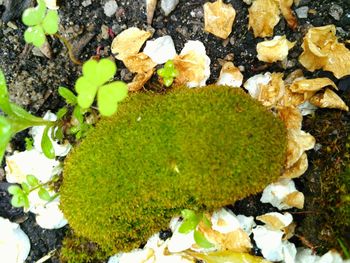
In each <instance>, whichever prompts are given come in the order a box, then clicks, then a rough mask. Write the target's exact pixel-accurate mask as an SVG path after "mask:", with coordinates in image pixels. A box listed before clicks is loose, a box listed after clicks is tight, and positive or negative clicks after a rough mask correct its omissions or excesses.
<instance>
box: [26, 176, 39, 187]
mask: <svg viewBox="0 0 350 263" xmlns="http://www.w3.org/2000/svg"><path fill="white" fill-rule="evenodd" d="M26 179H27V182H28V184H29V185H30V186H32V187H36V186H37V185H39V183H40V182H39V180H38V178H36V177H35V176H34V175H27V177H26Z"/></svg>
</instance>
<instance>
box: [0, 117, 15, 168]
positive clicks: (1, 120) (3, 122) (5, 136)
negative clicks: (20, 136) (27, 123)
mask: <svg viewBox="0 0 350 263" xmlns="http://www.w3.org/2000/svg"><path fill="white" fill-rule="evenodd" d="M12 135H13V131H12V126H11V124H10V122H9V121H8V120H7V119H6V118H5V117H4V116H0V162H1V161H2V158H3V157H4V153H5V151H6V147H7V144H8V143H9V142H10V140H11V137H12Z"/></svg>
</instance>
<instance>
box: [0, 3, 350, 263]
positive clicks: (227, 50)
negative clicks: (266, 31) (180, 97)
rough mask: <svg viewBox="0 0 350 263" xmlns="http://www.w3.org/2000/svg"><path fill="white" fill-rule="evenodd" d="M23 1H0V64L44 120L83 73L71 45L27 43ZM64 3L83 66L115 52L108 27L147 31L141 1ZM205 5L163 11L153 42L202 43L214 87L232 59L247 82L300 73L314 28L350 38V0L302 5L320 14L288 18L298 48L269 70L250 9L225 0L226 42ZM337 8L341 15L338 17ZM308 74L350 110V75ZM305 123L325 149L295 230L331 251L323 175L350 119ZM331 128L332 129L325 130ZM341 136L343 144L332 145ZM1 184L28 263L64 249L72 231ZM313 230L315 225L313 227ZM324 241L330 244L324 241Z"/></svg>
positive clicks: (245, 204)
mask: <svg viewBox="0 0 350 263" xmlns="http://www.w3.org/2000/svg"><path fill="white" fill-rule="evenodd" d="M17 2H18V3H22V4H21V5H25V4H28V3H30V2H31V1H23V2H22V1H11V0H5V1H1V0H0V16H1V15H4V17H3V18H5V19H6V20H7V19H10V20H11V21H12V24H8V23H7V21H6V22H4V21H1V20H0V47H1V48H0V67H1V68H2V70H3V71H4V72H5V75H6V79H7V81H8V85H9V90H10V93H11V98H12V100H13V101H14V102H16V103H18V104H19V105H21V106H24V107H25V108H27V109H29V110H30V111H31V112H32V113H34V114H38V115H42V114H43V113H44V112H46V111H47V110H52V111H54V112H55V111H56V110H57V109H58V107H59V106H60V105H63V101H62V100H61V99H60V98H59V97H58V95H57V88H58V87H59V86H67V87H72V86H73V85H74V82H75V80H76V79H77V77H78V76H79V74H80V71H81V68H80V67H79V66H77V65H74V64H73V63H72V62H71V61H70V60H69V58H68V56H67V50H66V48H65V47H64V46H63V45H62V43H61V42H60V41H59V40H58V39H57V38H55V39H53V38H50V39H49V42H50V44H51V47H52V53H53V56H52V59H47V58H45V57H44V56H42V55H41V54H40V52H38V50H36V49H32V48H31V47H28V46H26V45H25V43H24V40H23V32H24V30H25V27H24V25H23V24H22V23H21V22H20V20H19V19H18V18H16V17H15V11H16V12H18V10H19V8H18V6H16V7H15V8H14V6H13V4H16V3H17ZM59 2H61V3H60V9H59V15H60V18H61V22H60V30H59V32H60V34H61V35H63V36H65V37H66V38H68V39H69V40H70V41H71V42H72V44H73V49H74V52H75V55H76V56H77V57H78V58H79V59H80V60H81V61H85V60H87V59H88V58H89V57H91V56H93V55H96V50H97V48H98V47H100V50H101V55H102V56H109V55H110V44H111V41H112V38H111V37H110V36H108V34H107V35H106V33H105V32H102V30H101V27H102V26H107V27H108V28H111V29H112V31H113V32H114V34H118V33H120V32H121V31H122V30H124V29H126V28H129V27H132V26H136V27H139V28H142V29H146V28H147V24H146V12H145V3H144V1H142V0H137V1H132V0H118V1H117V3H118V6H119V8H118V10H117V12H116V15H115V16H113V17H111V18H110V17H107V16H106V15H105V14H104V12H103V6H104V3H105V2H106V1H103V0H101V1H100V0H92V1H79V0H71V1H59ZM89 2H91V3H90V4H88V5H87V6H85V7H84V6H83V3H89ZM205 2H207V1H204V0H180V3H179V5H178V6H177V8H176V9H175V11H174V12H173V13H171V14H170V16H169V17H165V16H164V15H163V14H162V12H161V10H160V8H158V9H157V11H156V12H155V15H154V20H153V24H152V27H153V29H154V37H159V36H162V35H167V34H168V35H171V36H172V38H173V40H174V42H175V46H176V50H177V51H178V52H179V51H180V50H181V49H182V47H183V46H184V43H185V42H186V41H187V40H201V41H202V42H203V43H204V45H205V47H206V50H207V53H208V56H209V57H210V59H211V77H210V80H209V82H210V83H212V82H214V81H215V79H216V78H217V77H218V74H219V71H220V68H221V66H220V61H221V59H224V58H228V57H231V58H232V57H233V58H234V60H233V61H234V63H235V65H237V66H243V67H244V69H245V71H244V72H243V74H244V76H245V79H247V78H248V77H250V76H252V75H254V74H257V73H261V72H265V71H283V72H286V74H288V73H289V72H291V71H293V70H294V69H297V68H301V66H300V65H299V64H298V61H297V58H298V56H299V55H300V53H301V49H300V44H301V42H302V37H303V35H304V33H305V32H306V31H307V29H308V28H309V27H310V26H312V25H313V26H321V25H327V24H335V25H336V26H337V27H338V28H337V31H338V36H340V38H341V39H342V40H345V39H349V38H350V1H348V0H338V1H329V0H320V1H310V0H301V2H300V4H299V7H301V6H308V7H309V8H310V9H311V10H315V11H314V12H313V14H309V15H308V18H306V19H299V26H298V28H297V30H296V31H295V32H293V31H291V30H290V29H289V28H288V27H287V26H286V22H285V21H284V20H283V19H281V21H280V23H279V24H278V25H277V26H276V28H275V35H284V34H286V35H287V38H288V39H289V40H291V41H297V44H296V48H294V49H293V50H292V51H291V52H290V55H289V60H290V63H289V67H288V68H287V69H286V70H285V69H283V67H282V65H281V64H278V63H277V64H274V65H273V66H269V65H265V64H264V63H262V62H259V61H258V60H257V58H256V51H255V47H256V43H258V42H259V41H261V39H255V38H254V37H253V34H252V33H251V32H250V31H248V26H247V25H248V17H247V14H248V11H247V8H248V6H247V5H246V4H245V3H244V2H243V1H242V0H230V1H225V2H227V3H231V4H232V5H233V6H234V8H235V9H236V11H237V17H236V20H235V24H234V28H233V32H232V34H231V35H230V37H229V39H228V40H226V41H223V40H220V39H218V38H217V37H215V36H213V35H209V34H208V33H205V32H204V30H203V25H204V23H203V8H202V6H203V4H204V3H205ZM1 4H2V5H1ZM5 5H6V7H7V9H6V7H5ZM294 9H296V7H294ZM333 10H336V11H335V13H334V11H333ZM337 14H338V15H339V19H338V17H337ZM118 65H119V68H118V73H117V77H118V78H122V79H124V80H126V81H128V80H130V79H131V77H132V75H131V74H130V73H129V72H128V71H127V70H126V69H125V68H124V67H123V65H122V64H120V63H119V64H118ZM305 73H306V72H305ZM306 74H307V75H309V76H314V77H316V76H327V77H330V78H332V79H333V80H334V81H335V82H336V83H337V85H338V86H339V87H340V88H341V91H340V93H339V94H340V96H341V97H342V98H344V99H345V100H346V102H347V104H348V105H350V99H349V97H350V96H349V92H350V89H349V88H348V87H349V86H350V79H349V78H345V79H343V80H340V81H338V80H336V79H334V77H332V75H331V74H328V73H325V72H316V73H313V74H310V73H306ZM304 124H305V127H304V129H305V130H307V131H310V132H311V134H313V135H314V136H315V137H316V140H317V142H319V143H320V147H321V148H320V149H319V150H318V151H311V152H310V153H311V154H309V156H310V162H311V165H310V168H309V170H308V172H307V174H306V175H304V177H303V178H302V179H300V180H299V181H298V186H299V188H300V190H301V191H303V192H304V193H305V195H306V208H305V212H301V213H300V214H299V212H298V213H295V215H297V218H298V220H299V221H300V228H299V229H297V232H298V233H299V235H302V236H305V237H307V239H310V242H311V243H312V244H314V245H316V246H317V245H325V247H327V245H328V246H329V247H328V248H331V247H332V246H333V245H334V242H331V241H329V240H331V239H332V237H333V236H332V229H331V227H329V225H328V221H327V220H326V219H325V218H326V217H325V216H324V214H321V215H320V213H322V211H318V210H317V207H318V206H319V204H320V202H321V203H322V200H321V201H320V198H319V197H320V196H321V193H320V191H321V190H320V189H321V188H320V183H321V180H320V174H321V173H322V171H324V170H325V169H328V168H329V167H330V166H332V165H334V164H335V163H336V164H339V166H337V167H336V168H335V170H334V171H335V172H339V171H340V170H342V169H343V167H344V165H345V161H346V160H345V159H344V158H345V157H344V155H345V152H346V150H347V149H346V148H345V143H346V139H347V138H348V136H349V132H350V131H349V128H346V127H349V126H350V115H349V113H343V112H339V111H335V110H319V111H317V113H316V117H308V118H306V120H305V121H304ZM334 124H336V125H334ZM325 126H326V127H328V128H324V129H321V128H320V127H325ZM23 136H25V133H21V134H19V135H18V136H17V137H16V139H15V140H14V141H13V143H12V147H10V148H11V149H10V150H14V149H22V148H23V143H22V142H21V139H22V138H23ZM335 138H336V139H337V143H334V139H335ZM332 145H333V146H332ZM334 145H335V146H334ZM327 149H331V150H330V151H329V150H327ZM326 160H327V162H325V161H326ZM337 160H338V162H336V161H337ZM339 160H340V161H339ZM322 165H325V166H322ZM1 180H3V170H0V216H3V217H6V218H9V219H11V220H12V221H16V222H20V223H21V227H22V229H23V230H24V231H25V232H26V233H27V234H28V236H29V238H30V239H31V243H32V251H31V254H30V256H29V257H28V262H35V261H36V260H38V259H39V258H41V257H42V256H44V255H46V254H47V253H48V252H49V251H51V250H53V249H59V248H60V244H61V240H62V238H63V236H64V234H65V231H66V228H67V227H66V228H63V229H60V230H42V229H41V228H40V227H38V226H37V225H36V224H35V220H34V218H33V216H32V215H29V216H28V215H25V214H23V212H22V211H21V210H19V209H13V208H11V206H10V204H9V196H8V195H7V194H6V188H7V185H6V183H5V181H4V180H3V181H2V182H1ZM258 200H259V197H253V198H248V199H246V200H244V201H241V202H239V203H238V204H236V205H235V207H233V210H234V211H235V212H237V213H241V214H246V215H257V214H262V213H264V212H268V211H272V210H273V209H272V208H271V206H269V205H261V204H259V202H258ZM310 211H311V213H310ZM292 212H293V211H292ZM294 212H296V211H294ZM310 226H314V227H311V229H310ZM315 227H316V228H315ZM306 230H308V231H306ZM308 232H310V233H308ZM320 238H321V240H322V241H324V243H320V242H319V240H320ZM298 242H300V241H298ZM323 248H324V247H323ZM52 262H57V259H52Z"/></svg>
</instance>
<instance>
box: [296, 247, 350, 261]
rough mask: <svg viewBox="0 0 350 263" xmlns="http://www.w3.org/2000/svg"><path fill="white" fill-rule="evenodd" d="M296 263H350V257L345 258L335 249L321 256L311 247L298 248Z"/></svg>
mask: <svg viewBox="0 0 350 263" xmlns="http://www.w3.org/2000/svg"><path fill="white" fill-rule="evenodd" d="M295 263H350V259H347V260H343V259H342V257H341V256H340V255H339V253H338V252H337V251H334V250H330V251H328V252H327V253H326V254H324V255H323V256H321V257H320V256H317V255H315V253H314V251H313V250H311V249H309V248H298V249H297V254H296V257H295Z"/></svg>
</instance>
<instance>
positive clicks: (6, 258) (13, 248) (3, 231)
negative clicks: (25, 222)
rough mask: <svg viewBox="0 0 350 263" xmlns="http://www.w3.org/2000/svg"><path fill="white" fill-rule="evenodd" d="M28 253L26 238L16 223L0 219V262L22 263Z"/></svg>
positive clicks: (27, 239) (28, 247)
mask: <svg viewBox="0 0 350 263" xmlns="http://www.w3.org/2000/svg"><path fill="white" fill-rule="evenodd" d="M29 252H30V241H29V238H28V236H27V235H26V234H25V233H24V232H23V231H22V229H21V228H20V226H19V225H18V224H16V223H12V222H10V221H9V220H8V219H5V218H2V217H0V255H1V256H0V257H1V262H4V263H5V262H6V263H23V262H24V261H25V260H26V258H27V257H28V255H29Z"/></svg>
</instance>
